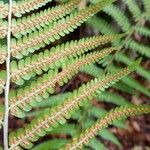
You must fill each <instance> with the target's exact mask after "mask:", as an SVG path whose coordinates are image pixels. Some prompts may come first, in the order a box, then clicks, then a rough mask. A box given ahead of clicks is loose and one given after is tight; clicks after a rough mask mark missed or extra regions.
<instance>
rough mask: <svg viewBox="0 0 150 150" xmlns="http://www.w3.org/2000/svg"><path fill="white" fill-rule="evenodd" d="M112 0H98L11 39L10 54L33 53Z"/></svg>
mask: <svg viewBox="0 0 150 150" xmlns="http://www.w3.org/2000/svg"><path fill="white" fill-rule="evenodd" d="M113 1H114V0H106V1H102V2H99V3H97V4H95V5H91V6H89V7H87V8H85V9H83V10H81V11H76V12H74V13H72V14H70V16H67V17H66V18H65V19H64V18H63V19H61V20H59V21H58V22H54V23H53V24H50V25H49V26H46V27H45V28H41V29H40V30H39V31H35V32H33V33H30V34H29V35H28V36H24V37H23V38H20V39H18V40H17V41H16V40H15V39H12V43H11V45H12V46H11V49H12V50H11V55H12V56H13V57H16V58H18V59H20V58H22V57H23V56H24V55H25V56H26V55H28V54H29V53H33V52H34V51H35V50H38V49H40V48H41V47H44V46H45V45H46V44H50V43H51V42H54V41H55V40H58V39H59V38H60V37H63V36H65V35H66V34H69V33H70V32H73V31H74V30H75V29H76V28H77V27H78V26H80V25H81V24H82V23H83V22H85V21H86V20H87V19H88V18H90V17H91V16H93V15H94V14H95V13H97V12H98V11H100V10H101V9H102V8H103V7H104V6H106V5H108V4H109V3H112V2H113Z"/></svg>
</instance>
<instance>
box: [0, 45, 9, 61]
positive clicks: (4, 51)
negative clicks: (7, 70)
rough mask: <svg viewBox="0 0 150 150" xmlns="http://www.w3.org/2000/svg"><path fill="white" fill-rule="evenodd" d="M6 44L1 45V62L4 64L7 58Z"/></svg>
mask: <svg viewBox="0 0 150 150" xmlns="http://www.w3.org/2000/svg"><path fill="white" fill-rule="evenodd" d="M6 48H7V47H6V46H5V45H0V64H3V63H4V62H5V60H6Z"/></svg>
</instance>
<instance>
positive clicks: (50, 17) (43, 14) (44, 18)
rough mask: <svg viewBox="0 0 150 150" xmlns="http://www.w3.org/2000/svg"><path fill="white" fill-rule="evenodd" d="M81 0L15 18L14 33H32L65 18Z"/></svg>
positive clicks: (17, 34)
mask: <svg viewBox="0 0 150 150" xmlns="http://www.w3.org/2000/svg"><path fill="white" fill-rule="evenodd" d="M80 1H81V0H71V1H69V2H68V3H66V4H62V5H59V6H56V7H52V8H48V9H46V10H44V11H40V12H37V13H36V14H32V15H31V16H27V17H23V18H21V19H17V20H16V19H14V20H13V26H12V34H13V35H14V36H16V37H18V38H20V37H21V36H22V35H25V34H27V33H31V32H32V31H35V30H36V29H40V28H41V27H45V26H46V25H48V24H50V23H52V22H53V21H56V20H58V19H59V18H63V17H64V16H65V15H67V14H69V13H70V12H71V11H72V10H73V9H74V8H76V7H77V6H78V5H77V4H78V3H79V2H80Z"/></svg>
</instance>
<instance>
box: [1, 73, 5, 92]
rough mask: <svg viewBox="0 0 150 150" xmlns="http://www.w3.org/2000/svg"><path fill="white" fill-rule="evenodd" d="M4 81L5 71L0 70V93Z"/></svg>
mask: <svg viewBox="0 0 150 150" xmlns="http://www.w3.org/2000/svg"><path fill="white" fill-rule="evenodd" d="M5 82H6V71H4V70H3V71H0V94H2V93H3V90H4V86H5Z"/></svg>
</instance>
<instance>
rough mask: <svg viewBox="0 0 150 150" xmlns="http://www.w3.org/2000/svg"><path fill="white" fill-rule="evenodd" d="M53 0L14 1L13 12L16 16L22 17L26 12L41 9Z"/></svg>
mask: <svg viewBox="0 0 150 150" xmlns="http://www.w3.org/2000/svg"><path fill="white" fill-rule="evenodd" d="M51 1H52V0H21V1H17V2H16V1H13V8H12V12H13V14H14V15H15V16H16V17H21V16H22V15H23V14H25V13H29V12H30V11H33V10H36V9H39V8H40V7H42V6H44V5H46V4H47V3H48V2H51Z"/></svg>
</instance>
